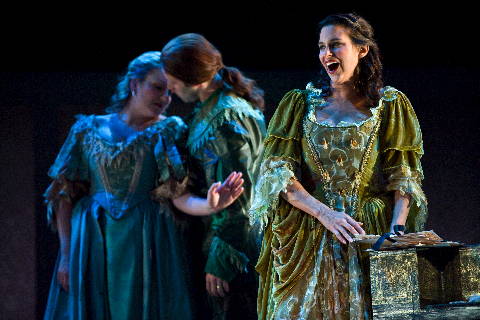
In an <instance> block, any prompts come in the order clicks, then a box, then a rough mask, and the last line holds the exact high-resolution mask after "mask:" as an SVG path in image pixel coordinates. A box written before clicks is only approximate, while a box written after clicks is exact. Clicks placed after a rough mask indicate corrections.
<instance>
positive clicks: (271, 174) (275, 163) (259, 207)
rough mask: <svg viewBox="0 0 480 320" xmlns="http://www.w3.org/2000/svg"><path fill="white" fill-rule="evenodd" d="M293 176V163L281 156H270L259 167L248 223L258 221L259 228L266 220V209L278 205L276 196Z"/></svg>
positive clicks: (284, 189) (274, 207)
mask: <svg viewBox="0 0 480 320" xmlns="http://www.w3.org/2000/svg"><path fill="white" fill-rule="evenodd" d="M292 178H295V174H294V169H293V165H292V164H291V163H290V162H289V161H287V160H285V158H281V157H271V158H269V159H267V160H266V161H264V162H263V163H262V165H261V167H260V174H259V178H258V181H257V183H256V185H255V195H254V199H253V202H252V206H251V208H250V210H249V212H248V213H249V216H250V224H252V225H253V224H256V223H260V227H261V228H260V230H262V229H263V227H264V226H265V225H266V224H267V222H268V211H270V210H274V209H276V208H277V206H278V196H279V194H280V192H281V191H286V188H287V186H288V185H289V184H291V183H292V181H291V179H292Z"/></svg>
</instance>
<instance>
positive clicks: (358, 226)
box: [347, 216, 365, 234]
mask: <svg viewBox="0 0 480 320" xmlns="http://www.w3.org/2000/svg"><path fill="white" fill-rule="evenodd" d="M347 220H348V222H349V224H350V225H351V226H353V228H355V232H353V231H351V232H352V234H365V230H363V228H362V225H363V223H361V222H357V221H355V220H354V219H353V218H352V217H350V216H347Z"/></svg>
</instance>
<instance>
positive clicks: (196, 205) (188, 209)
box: [172, 192, 213, 216]
mask: <svg viewBox="0 0 480 320" xmlns="http://www.w3.org/2000/svg"><path fill="white" fill-rule="evenodd" d="M172 201H173V204H174V205H175V207H176V208H177V209H178V210H180V211H183V212H185V213H188V214H191V215H194V216H207V215H209V214H211V213H212V212H213V210H212V208H211V207H210V206H209V204H208V201H207V199H205V198H200V197H197V196H195V195H193V194H192V193H190V192H187V193H185V194H184V195H182V196H180V197H178V198H175V199H173V200H172Z"/></svg>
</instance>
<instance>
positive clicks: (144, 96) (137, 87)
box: [131, 68, 171, 118]
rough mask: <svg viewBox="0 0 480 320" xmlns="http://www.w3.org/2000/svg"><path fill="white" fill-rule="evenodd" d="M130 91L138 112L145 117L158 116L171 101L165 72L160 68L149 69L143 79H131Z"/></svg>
mask: <svg viewBox="0 0 480 320" xmlns="http://www.w3.org/2000/svg"><path fill="white" fill-rule="evenodd" d="M131 86H132V87H133V88H132V91H134V92H135V95H134V96H132V97H131V98H132V99H133V100H135V105H136V106H137V111H138V113H139V114H141V115H143V116H144V117H147V118H154V117H158V116H159V115H160V114H162V113H163V112H165V110H166V109H167V107H168V105H169V104H170V102H171V96H170V91H169V90H168V87H167V78H166V76H165V72H164V71H163V70H162V69H160V68H157V69H153V70H151V71H150V72H149V73H148V74H147V76H146V77H145V79H144V80H142V81H139V80H132V83H131Z"/></svg>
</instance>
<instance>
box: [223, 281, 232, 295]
mask: <svg viewBox="0 0 480 320" xmlns="http://www.w3.org/2000/svg"><path fill="white" fill-rule="evenodd" d="M222 283H223V291H225V293H229V292H230V285H229V284H228V282H227V281H223V280H222Z"/></svg>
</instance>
